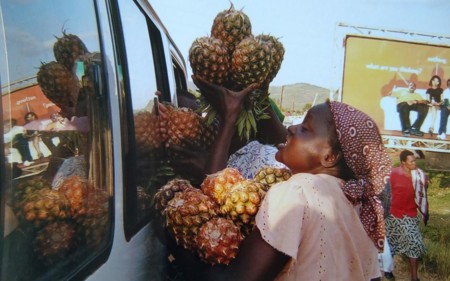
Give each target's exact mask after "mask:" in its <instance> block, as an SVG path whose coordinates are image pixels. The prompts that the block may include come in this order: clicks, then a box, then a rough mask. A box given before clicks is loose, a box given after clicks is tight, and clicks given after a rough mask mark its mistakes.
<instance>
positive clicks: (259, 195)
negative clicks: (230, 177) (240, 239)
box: [220, 180, 266, 235]
mask: <svg viewBox="0 0 450 281" xmlns="http://www.w3.org/2000/svg"><path fill="white" fill-rule="evenodd" d="M265 195H266V191H265V187H264V185H263V184H262V183H258V182H256V181H254V180H243V181H239V182H237V183H235V184H234V185H233V186H232V187H231V188H230V190H229V191H228V192H227V193H226V196H225V200H224V203H223V204H222V205H221V206H220V213H221V214H222V215H225V216H227V217H228V218H230V219H232V220H233V221H234V222H235V223H236V224H237V225H238V226H239V227H240V228H241V231H242V232H243V233H244V235H247V234H249V233H250V231H251V230H252V228H253V225H254V224H255V216H256V213H257V212H258V209H259V207H260V206H261V202H262V200H263V198H264V196H265Z"/></svg>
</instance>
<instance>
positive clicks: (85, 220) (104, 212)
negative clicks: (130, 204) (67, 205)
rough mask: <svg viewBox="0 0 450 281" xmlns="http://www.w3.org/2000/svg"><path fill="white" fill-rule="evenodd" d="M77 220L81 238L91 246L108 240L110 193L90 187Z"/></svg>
mask: <svg viewBox="0 0 450 281" xmlns="http://www.w3.org/2000/svg"><path fill="white" fill-rule="evenodd" d="M75 221H76V223H77V227H78V229H77V232H78V233H80V234H81V237H80V238H81V239H82V241H83V242H84V243H85V244H86V245H87V246H88V247H89V248H97V247H98V246H100V245H101V243H102V242H104V241H106V237H105V236H106V234H107V230H108V227H109V225H110V216H109V196H108V193H107V192H106V191H104V190H101V189H98V188H90V189H88V193H87V195H86V198H85V199H84V200H83V205H82V208H81V211H80V212H79V215H78V216H77V217H76V218H75Z"/></svg>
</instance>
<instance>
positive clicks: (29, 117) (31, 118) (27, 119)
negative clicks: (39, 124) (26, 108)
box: [25, 114, 36, 122]
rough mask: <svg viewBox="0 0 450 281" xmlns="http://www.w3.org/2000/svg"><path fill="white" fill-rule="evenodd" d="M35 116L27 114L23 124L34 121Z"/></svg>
mask: <svg viewBox="0 0 450 281" xmlns="http://www.w3.org/2000/svg"><path fill="white" fill-rule="evenodd" d="M35 119H36V118H35V116H34V115H33V114H27V116H25V122H30V121H33V120H35Z"/></svg>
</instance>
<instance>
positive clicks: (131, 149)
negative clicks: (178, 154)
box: [119, 1, 170, 239]
mask: <svg viewBox="0 0 450 281" xmlns="http://www.w3.org/2000/svg"><path fill="white" fill-rule="evenodd" d="M119 8H120V11H121V19H122V22H121V23H122V28H123V34H122V36H123V39H124V40H123V42H124V46H123V48H124V52H125V54H124V56H122V58H123V59H125V58H126V62H122V65H123V69H124V71H123V79H124V93H123V95H125V96H124V97H122V98H121V101H122V105H121V106H122V110H123V111H124V115H125V116H127V118H126V119H127V125H128V126H127V127H126V128H125V127H124V128H123V130H124V133H123V135H125V140H124V143H125V144H126V145H124V150H125V155H124V157H125V158H124V163H125V165H124V175H125V178H124V189H125V190H124V194H125V210H124V212H125V234H126V237H127V239H130V238H131V237H132V236H133V235H134V234H135V233H136V232H137V231H138V230H139V229H140V228H141V227H143V226H144V225H145V224H147V223H148V222H149V221H150V220H151V218H152V216H153V215H154V208H153V207H152V198H153V195H154V194H155V191H156V190H157V189H158V188H159V187H161V185H162V184H163V183H165V176H164V175H163V173H164V171H163V166H164V163H162V162H161V161H162V160H161V159H163V155H162V153H163V152H162V150H161V149H162V148H161V147H160V146H159V144H158V129H157V125H158V124H157V121H156V120H157V119H158V116H157V113H158V112H157V110H155V109H154V105H155V98H158V99H159V100H160V101H164V100H165V101H170V93H169V86H168V85H169V84H168V78H167V75H168V72H167V66H166V62H165V52H164V47H163V40H162V34H161V32H160V31H159V29H158V28H157V27H156V25H155V24H154V23H153V22H152V19H151V18H150V17H149V15H147V14H146V13H145V12H144V11H143V10H142V9H140V8H139V6H138V5H137V4H136V3H134V2H133V1H119ZM156 91H160V92H161V96H158V97H157V95H156V94H155V93H156Z"/></svg>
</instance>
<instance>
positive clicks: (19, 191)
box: [10, 178, 52, 212]
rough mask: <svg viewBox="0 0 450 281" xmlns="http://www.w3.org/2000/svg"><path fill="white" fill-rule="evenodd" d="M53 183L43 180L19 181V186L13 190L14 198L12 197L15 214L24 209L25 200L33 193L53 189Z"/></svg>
mask: <svg viewBox="0 0 450 281" xmlns="http://www.w3.org/2000/svg"><path fill="white" fill-rule="evenodd" d="M51 188H52V185H51V183H50V182H49V181H48V180H46V179H42V178H32V179H21V180H18V183H17V185H15V186H14V188H13V190H12V196H11V197H10V198H11V200H12V202H11V204H10V205H11V206H12V207H13V210H14V212H18V211H20V210H21V209H22V206H23V201H24V199H25V198H26V197H27V196H28V195H29V194H31V193H33V192H34V191H36V190H40V189H51Z"/></svg>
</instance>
